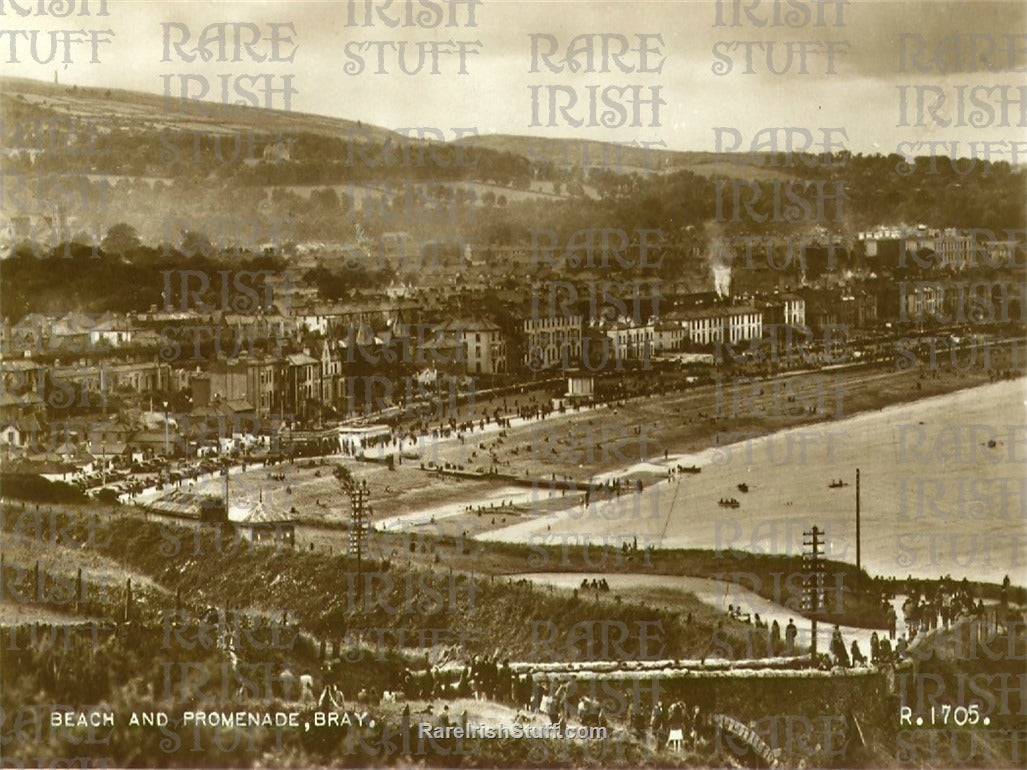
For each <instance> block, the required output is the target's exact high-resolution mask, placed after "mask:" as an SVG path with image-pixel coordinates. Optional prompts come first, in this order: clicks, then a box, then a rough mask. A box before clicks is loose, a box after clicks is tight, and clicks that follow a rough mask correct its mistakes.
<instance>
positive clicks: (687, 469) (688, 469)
mask: <svg viewBox="0 0 1027 770" xmlns="http://www.w3.org/2000/svg"><path fill="white" fill-rule="evenodd" d="M678 470H679V471H681V472H682V473H702V468H700V467H699V466H698V465H689V466H685V467H682V466H680V465H679V466H678Z"/></svg>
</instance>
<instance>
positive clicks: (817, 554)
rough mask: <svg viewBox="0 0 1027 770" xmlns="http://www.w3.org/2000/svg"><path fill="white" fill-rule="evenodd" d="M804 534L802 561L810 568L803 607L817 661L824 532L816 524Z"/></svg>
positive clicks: (812, 654)
mask: <svg viewBox="0 0 1027 770" xmlns="http://www.w3.org/2000/svg"><path fill="white" fill-rule="evenodd" d="M802 534H803V541H802V544H803V546H804V547H805V548H806V550H805V551H804V552H803V554H802V561H803V563H804V564H805V565H806V566H807V568H808V569H807V571H806V576H805V578H804V579H803V587H804V588H805V589H806V592H805V593H806V595H805V596H804V597H803V607H804V608H805V609H806V610H807V611H809V613H810V620H811V624H812V628H811V631H812V639H811V643H810V657H812V658H813V659H814V660H815V659H816V657H817V613H818V612H819V611H820V597H821V594H822V593H823V587H824V570H823V567H822V566H821V562H822V559H823V556H824V552H823V551H822V550H821V549H822V547H823V545H824V532H823V530H821V529H819V528H818V527H817V526H816V525H815V524H814V525H813V529H812V530H808V531H805V532H803V533H802Z"/></svg>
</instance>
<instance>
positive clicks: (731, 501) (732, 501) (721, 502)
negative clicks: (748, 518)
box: [717, 497, 742, 508]
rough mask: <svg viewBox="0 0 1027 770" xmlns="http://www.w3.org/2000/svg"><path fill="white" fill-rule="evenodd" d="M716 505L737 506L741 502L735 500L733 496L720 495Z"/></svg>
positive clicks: (724, 506)
mask: <svg viewBox="0 0 1027 770" xmlns="http://www.w3.org/2000/svg"><path fill="white" fill-rule="evenodd" d="M717 505H719V506H720V507H721V508H738V507H740V506H741V505H742V504H741V503H740V502H738V501H737V500H735V498H733V497H727V498H724V497H722V498H720V500H719V501H718V502H717Z"/></svg>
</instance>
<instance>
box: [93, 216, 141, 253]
mask: <svg viewBox="0 0 1027 770" xmlns="http://www.w3.org/2000/svg"><path fill="white" fill-rule="evenodd" d="M141 243H142V240H141V239H140V238H139V233H138V232H137V231H136V229H135V228H134V227H133V226H132V225H130V224H126V223H125V222H119V223H118V224H116V225H111V226H110V227H109V228H108V229H107V235H106V236H104V239H103V241H102V242H101V244H100V245H101V246H102V247H103V250H104V251H105V252H107V253H108V254H127V253H128V252H130V251H132V250H133V249H136V248H139V246H140V245H141Z"/></svg>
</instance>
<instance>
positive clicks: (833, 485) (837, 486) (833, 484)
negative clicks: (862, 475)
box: [827, 479, 849, 489]
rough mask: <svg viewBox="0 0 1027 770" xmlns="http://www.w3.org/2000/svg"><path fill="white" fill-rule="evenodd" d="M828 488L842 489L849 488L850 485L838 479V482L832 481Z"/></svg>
mask: <svg viewBox="0 0 1027 770" xmlns="http://www.w3.org/2000/svg"><path fill="white" fill-rule="evenodd" d="M827 486H828V487H829V488H830V489H841V488H842V487H847V486H849V485H848V482H846V481H844V480H843V479H838V480H837V481H832V482H831V483H830V484H828V485H827Z"/></svg>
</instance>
